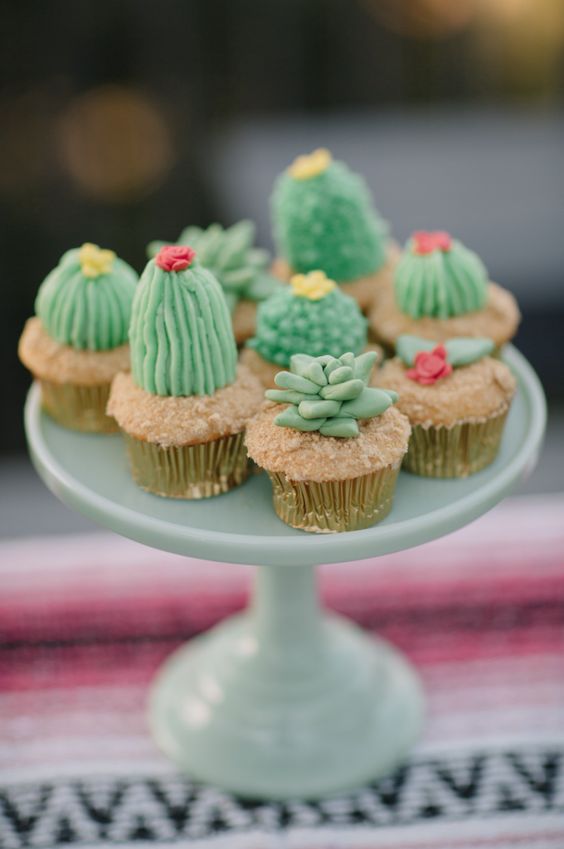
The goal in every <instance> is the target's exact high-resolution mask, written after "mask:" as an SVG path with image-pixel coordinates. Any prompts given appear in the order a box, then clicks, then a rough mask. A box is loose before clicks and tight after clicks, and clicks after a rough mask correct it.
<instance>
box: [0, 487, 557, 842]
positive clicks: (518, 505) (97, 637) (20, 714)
mask: <svg viewBox="0 0 564 849" xmlns="http://www.w3.org/2000/svg"><path fill="white" fill-rule="evenodd" d="M250 578H251V570H249V569H247V568H246V567H240V566H232V565H226V564H217V563H207V562H204V561H198V560H187V559H185V558H181V557H176V556H173V555H167V554H163V553H159V552H155V551H152V550H150V549H148V548H144V547H143V546H140V545H137V544H136V543H133V542H130V541H127V540H123V539H120V538H118V537H116V536H112V535H109V534H102V533H100V534H96V535H90V536H76V537H44V538H31V539H26V540H12V541H5V542H2V543H0V587H1V589H0V640H1V644H0V847H2V849H20V847H35V849H53V847H59V846H65V847H80V849H90V848H91V847H92V849H94V847H109V846H112V847H113V846H115V847H122V849H123V847H142V846H146V845H150V846H151V847H167V849H168V847H174V846H182V847H186V849H192V848H193V849H196V847H208V846H209V847H229V849H238V847H244V849H259V847H260V849H283V847H288V849H302V847H303V849H305V847H310V849H314V847H315V849H337V847H347V849H348V847H350V849H353V847H357V849H361V847H362V849H375V848H376V847H381V849H388V848H389V849H489V847H492V849H493V847H496V849H505V847H520V849H545V847H546V849H563V847H564V497H562V496H558V497H556V496H554V497H537V498H532V499H531V498H527V499H514V500H512V501H507V502H506V503H504V504H502V505H500V506H499V507H498V508H496V509H495V510H494V511H492V512H491V513H490V514H489V515H488V516H485V517H484V518H482V519H480V520H479V521H477V522H475V523H474V524H473V525H471V526H469V527H468V528H466V529H464V530H462V531H460V532H458V533H456V534H453V535H451V536H449V537H447V538H445V539H442V540H439V541H437V542H434V543H430V544H428V545H425V546H421V547H420V548H418V549H413V550H411V551H407V552H403V553H399V554H394V555H390V556H386V557H382V558H379V559H378V560H369V561H368V560H367V561H362V562H359V563H348V564H339V565H335V566H327V567H322V568H321V569H320V582H321V589H322V593H323V597H324V601H325V603H326V604H327V605H328V606H330V607H333V608H335V609H337V610H339V611H340V612H342V613H344V614H346V615H347V616H350V617H352V618H353V619H354V620H356V621H357V622H358V623H359V624H360V625H362V626H363V627H364V628H366V629H367V630H369V631H374V632H376V631H377V632H378V633H380V634H381V635H382V636H385V637H387V638H388V639H390V640H392V641H393V642H394V643H396V644H397V645H398V646H399V647H401V649H403V651H404V652H406V654H407V655H408V656H409V657H410V658H411V660H412V661H413V662H414V663H415V664H416V665H417V667H418V669H419V672H420V674H421V676H422V679H423V682H424V684H425V687H426V691H427V698H428V702H429V716H428V722H427V728H426V733H425V736H424V739H423V740H422V741H421V743H420V744H419V745H418V747H417V749H416V750H415V751H414V752H413V754H412V756H411V758H410V760H409V762H408V763H407V764H406V765H405V766H404V767H403V768H401V769H399V770H398V771H396V772H395V773H394V774H393V775H390V776H389V777H387V778H386V779H385V780H383V781H380V782H378V783H374V784H371V785H367V786H365V787H362V788H359V789H358V790H357V791H355V792H353V793H349V794H346V795H342V796H338V797H333V798H330V799H327V800H324V801H322V802H317V803H311V802H304V801H303V800H300V799H296V800H294V801H292V802H287V803H269V802H264V801H260V800H256V801H249V800H244V801H241V800H239V799H237V798H234V797H232V796H230V795H229V794H227V793H223V792H221V791H220V790H218V789H216V788H213V787H209V786H201V785H198V784H195V783H193V782H191V781H190V780H189V779H187V778H185V777H183V776H182V775H180V774H179V773H178V772H177V771H176V770H175V768H174V767H173V766H172V765H171V764H169V763H168V762H167V761H166V760H165V759H164V757H162V756H161V755H160V754H159V752H158V751H157V750H156V748H155V746H154V744H153V742H152V740H151V739H150V737H149V735H148V733H147V728H146V724H145V719H144V706H145V698H146V692H147V686H148V684H149V682H150V681H151V678H152V676H153V674H154V673H155V670H156V669H157V667H158V666H159V664H160V663H161V662H162V660H163V659H164V658H165V657H166V656H167V654H169V652H170V651H171V650H172V649H174V648H175V647H176V646H177V645H178V644H179V643H180V642H182V641H184V640H187V639H190V637H192V636H193V635H195V634H198V633H200V632H201V631H202V630H203V629H205V628H208V627H209V626H211V625H213V624H214V623H215V622H217V621H218V620H219V619H220V618H222V617H224V616H226V615H228V614H230V613H232V612H233V611H235V610H237V609H239V608H241V607H242V606H243V605H244V604H245V602H246V598H247V594H248V589H249V582H250Z"/></svg>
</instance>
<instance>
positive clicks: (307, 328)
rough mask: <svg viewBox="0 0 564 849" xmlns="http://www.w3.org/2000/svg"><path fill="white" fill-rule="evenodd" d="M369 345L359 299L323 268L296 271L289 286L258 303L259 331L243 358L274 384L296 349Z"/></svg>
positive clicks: (333, 350) (330, 350) (335, 350)
mask: <svg viewBox="0 0 564 849" xmlns="http://www.w3.org/2000/svg"><path fill="white" fill-rule="evenodd" d="M365 346H366V319H365V318H364V316H363V315H362V313H361V312H360V309H359V307H358V304H357V303H356V301H354V300H353V299H352V298H350V297H349V296H348V295H345V294H344V292H342V291H341V289H340V288H339V286H337V284H336V283H335V282H334V281H333V280H329V279H328V278H327V277H326V275H325V274H324V273H323V272H322V271H312V272H310V273H309V274H296V275H294V277H292V279H291V281H290V286H284V287H283V288H282V289H281V290H280V291H279V292H277V293H276V294H275V295H273V296H272V298H269V299H268V301H265V302H264V303H262V304H260V305H259V308H258V314H257V332H256V336H255V337H254V338H252V339H250V340H249V341H248V342H247V347H246V348H245V349H243V351H242V353H241V362H243V363H245V364H246V365H248V366H249V368H250V369H252V371H253V372H254V373H255V374H256V375H257V376H258V377H259V378H260V380H261V381H262V383H263V385H264V386H265V387H269V386H273V385H274V378H275V376H276V374H277V373H278V372H279V371H280V369H281V368H287V367H288V366H289V365H290V360H291V358H292V356H293V355H294V354H300V353H305V354H309V355H310V356H312V357H317V356H320V355H322V354H332V355H333V356H338V355H339V353H340V352H342V351H343V350H351V351H352V352H353V353H354V354H360V353H361V352H362V351H364V349H365Z"/></svg>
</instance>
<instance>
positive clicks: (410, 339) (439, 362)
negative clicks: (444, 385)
mask: <svg viewBox="0 0 564 849" xmlns="http://www.w3.org/2000/svg"><path fill="white" fill-rule="evenodd" d="M494 347H495V346H494V343H493V342H492V340H491V339H487V338H485V337H476V338H469V337H463V336H459V337H456V338H454V339H449V340H448V341H447V342H445V343H444V344H441V345H438V344H437V343H436V342H433V341H431V340H429V339H422V338H421V337H419V336H412V335H410V334H407V333H406V334H404V335H402V336H400V337H399V338H398V340H397V342H396V353H397V355H398V357H399V358H400V359H401V360H402V362H403V363H404V365H406V366H409V368H408V370H407V371H406V376H407V377H409V378H410V380H415V381H416V382H417V383H421V384H422V385H424V386H430V385H432V384H433V383H436V382H437V381H438V380H441V379H442V378H444V377H448V376H449V374H452V371H453V369H455V368H460V367H461V366H468V365H471V364H472V363H475V362H478V360H481V359H483V357H487V356H489V354H491V353H492V351H493V350H494Z"/></svg>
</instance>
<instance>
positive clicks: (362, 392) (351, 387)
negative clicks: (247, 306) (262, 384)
mask: <svg viewBox="0 0 564 849" xmlns="http://www.w3.org/2000/svg"><path fill="white" fill-rule="evenodd" d="M375 360H376V354H375V353H374V352H373V351H367V352H366V353H365V354H361V355H360V356H359V357H355V356H354V354H353V353H352V352H348V353H346V354H342V355H341V356H340V357H332V356H330V355H325V356H322V357H309V356H307V354H295V355H294V356H293V357H292V359H291V361H290V371H281V372H279V373H278V374H277V375H276V378H275V382H276V385H277V386H280V387H281V388H280V389H267V390H266V392H265V395H266V397H267V398H268V399H269V400H270V401H276V402H277V403H279V404H289V405H290V406H289V407H286V409H285V410H283V411H282V412H281V413H279V414H278V415H277V416H276V418H275V419H274V422H275V424H277V425H279V426H280V427H291V428H294V430H301V431H314V430H317V431H319V433H320V434H321V435H322V436H336V437H340V438H342V439H346V438H350V437H356V436H358V435H359V434H360V430H359V427H358V421H357V420H358V419H371V418H373V417H374V416H379V415H381V414H382V413H384V412H385V411H386V410H387V409H388V407H390V406H391V405H392V404H394V403H395V402H396V401H397V399H398V395H397V392H394V391H393V390H391V389H374V388H371V387H368V386H367V383H368V379H369V377H370V372H371V371H372V368H373V366H374V362H375Z"/></svg>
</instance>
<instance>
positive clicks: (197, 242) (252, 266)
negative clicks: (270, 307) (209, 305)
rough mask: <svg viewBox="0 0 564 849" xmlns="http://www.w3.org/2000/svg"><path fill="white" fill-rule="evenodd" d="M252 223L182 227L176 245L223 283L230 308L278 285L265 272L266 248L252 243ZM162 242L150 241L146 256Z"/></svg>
mask: <svg viewBox="0 0 564 849" xmlns="http://www.w3.org/2000/svg"><path fill="white" fill-rule="evenodd" d="M254 240H255V225H254V224H253V222H252V221H239V222H238V223H237V224H233V226H232V227H225V228H223V227H222V226H221V224H211V225H210V226H209V227H207V228H205V229H203V228H201V227H186V229H185V230H183V231H182V233H181V234H180V236H179V237H178V240H177V242H176V244H177V245H189V246H190V247H191V248H192V249H193V250H194V251H195V252H196V255H197V257H198V262H199V263H200V265H203V266H204V268H207V269H208V270H209V271H211V272H212V274H214V275H215V277H216V278H217V279H218V281H219V282H220V283H221V285H222V287H223V291H224V294H225V298H226V300H227V304H228V306H229V309H230V310H231V312H233V310H234V308H235V306H236V304H237V302H238V301H239V300H241V299H243V298H244V299H245V300H250V301H263V300H265V298H268V297H270V295H272V294H273V293H274V292H275V291H276V290H277V289H278V288H279V287H280V281H279V280H276V278H274V277H273V276H272V275H271V274H269V272H268V267H269V265H270V257H269V254H268V251H265V250H262V249H261V248H256V247H254ZM166 244H167V243H166V242H151V243H150V244H149V245H148V247H147V254H148V256H149V257H150V258H153V257H155V256H156V255H157V253H158V252H159V251H160V249H161V248H162V247H164V246H165V245H166Z"/></svg>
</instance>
